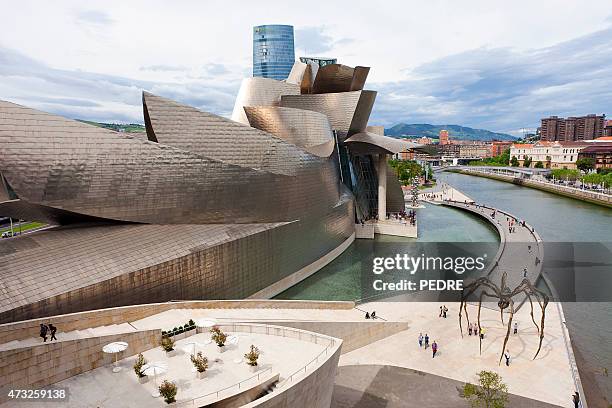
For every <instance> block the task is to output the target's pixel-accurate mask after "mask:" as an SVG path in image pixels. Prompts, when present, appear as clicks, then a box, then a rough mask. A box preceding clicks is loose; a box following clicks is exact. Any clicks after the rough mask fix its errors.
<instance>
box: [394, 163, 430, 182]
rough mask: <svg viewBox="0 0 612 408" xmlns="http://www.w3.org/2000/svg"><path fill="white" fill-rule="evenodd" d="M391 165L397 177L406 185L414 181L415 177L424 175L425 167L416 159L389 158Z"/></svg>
mask: <svg viewBox="0 0 612 408" xmlns="http://www.w3.org/2000/svg"><path fill="white" fill-rule="evenodd" d="M389 165H390V166H391V167H393V169H395V173H396V174H397V178H398V179H399V181H400V183H402V185H404V186H408V185H410V184H411V183H412V179H413V178H414V177H419V176H422V175H423V173H424V171H425V170H424V169H423V167H422V166H421V165H419V164H418V163H417V162H416V161H414V160H395V159H393V160H389Z"/></svg>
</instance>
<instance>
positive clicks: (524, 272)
mask: <svg viewBox="0 0 612 408" xmlns="http://www.w3.org/2000/svg"><path fill="white" fill-rule="evenodd" d="M526 277H527V267H525V268H523V278H526Z"/></svg>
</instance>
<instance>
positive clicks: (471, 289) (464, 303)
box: [459, 278, 498, 337]
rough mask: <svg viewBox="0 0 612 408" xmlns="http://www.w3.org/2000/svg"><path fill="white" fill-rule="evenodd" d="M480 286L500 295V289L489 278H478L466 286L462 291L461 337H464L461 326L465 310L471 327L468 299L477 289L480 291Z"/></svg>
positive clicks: (460, 309) (460, 307)
mask: <svg viewBox="0 0 612 408" xmlns="http://www.w3.org/2000/svg"><path fill="white" fill-rule="evenodd" d="M480 286H484V287H486V288H489V289H491V290H492V291H494V292H495V293H498V289H497V288H496V287H495V286H494V285H493V284H492V283H491V281H489V279H488V278H478V279H477V280H475V281H474V282H472V283H470V284H469V285H466V286H464V287H463V288H462V289H461V304H460V305H459V330H460V332H461V337H463V327H462V324H461V323H462V314H461V311H462V310H463V311H464V312H465V318H466V319H467V323H468V325H469V324H470V317H469V315H468V311H467V298H468V297H469V296H470V295H472V293H474V292H475V291H476V289H478V288H479V287H480ZM465 290H467V293H465Z"/></svg>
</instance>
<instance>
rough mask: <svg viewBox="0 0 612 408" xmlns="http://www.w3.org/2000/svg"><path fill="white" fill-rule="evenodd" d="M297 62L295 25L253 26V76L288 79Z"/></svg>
mask: <svg viewBox="0 0 612 408" xmlns="http://www.w3.org/2000/svg"><path fill="white" fill-rule="evenodd" d="M294 62H295V51H294V44H293V26H290V25H261V26H256V27H253V76H254V77H264V78H272V79H276V80H283V79H287V77H288V76H289V72H291V67H293V63H294Z"/></svg>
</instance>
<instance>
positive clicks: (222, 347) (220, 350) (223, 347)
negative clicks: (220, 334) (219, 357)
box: [217, 346, 225, 353]
mask: <svg viewBox="0 0 612 408" xmlns="http://www.w3.org/2000/svg"><path fill="white" fill-rule="evenodd" d="M217 351H218V352H219V353H224V352H225V346H221V347H219V346H217Z"/></svg>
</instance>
